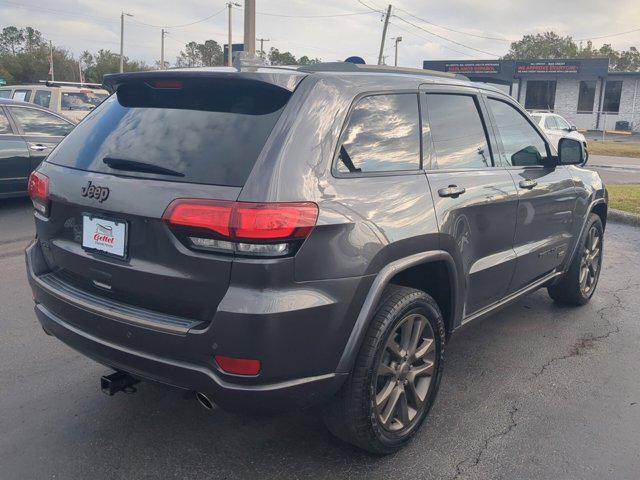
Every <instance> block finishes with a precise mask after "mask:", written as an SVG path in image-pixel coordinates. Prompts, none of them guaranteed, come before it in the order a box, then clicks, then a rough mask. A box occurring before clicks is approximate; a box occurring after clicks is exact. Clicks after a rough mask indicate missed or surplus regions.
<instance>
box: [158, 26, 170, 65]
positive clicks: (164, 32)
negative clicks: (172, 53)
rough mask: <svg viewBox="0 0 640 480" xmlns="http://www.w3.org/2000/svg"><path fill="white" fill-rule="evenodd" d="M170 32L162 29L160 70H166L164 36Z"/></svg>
mask: <svg viewBox="0 0 640 480" xmlns="http://www.w3.org/2000/svg"><path fill="white" fill-rule="evenodd" d="M167 33H169V32H167V31H166V30H165V29H164V28H163V29H162V37H161V38H160V70H164V36H165V35H166V34H167Z"/></svg>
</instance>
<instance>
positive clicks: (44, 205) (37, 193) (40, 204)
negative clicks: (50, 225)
mask: <svg viewBox="0 0 640 480" xmlns="http://www.w3.org/2000/svg"><path fill="white" fill-rule="evenodd" d="M27 190H28V192H29V196H30V197H31V201H32V202H33V208H35V209H36V211H37V212H38V213H40V214H42V215H44V216H47V215H49V205H50V203H51V202H50V201H49V177H47V176H46V175H45V174H43V173H40V172H35V171H34V172H31V175H29V184H28V187H27Z"/></svg>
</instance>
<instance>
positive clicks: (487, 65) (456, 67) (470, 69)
mask: <svg viewBox="0 0 640 480" xmlns="http://www.w3.org/2000/svg"><path fill="white" fill-rule="evenodd" d="M444 71H445V72H449V73H461V74H463V75H464V74H466V73H490V74H498V73H500V63H499V62H456V63H445V65H444Z"/></svg>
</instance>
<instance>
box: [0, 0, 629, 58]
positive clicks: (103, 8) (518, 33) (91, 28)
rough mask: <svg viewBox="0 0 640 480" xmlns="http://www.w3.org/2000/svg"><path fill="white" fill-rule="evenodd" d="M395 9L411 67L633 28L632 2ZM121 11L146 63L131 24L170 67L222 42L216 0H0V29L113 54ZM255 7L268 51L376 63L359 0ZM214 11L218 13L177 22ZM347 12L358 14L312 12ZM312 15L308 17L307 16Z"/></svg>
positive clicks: (135, 51)
mask: <svg viewBox="0 0 640 480" xmlns="http://www.w3.org/2000/svg"><path fill="white" fill-rule="evenodd" d="M238 1H239V3H243V2H242V0H238ZM363 1H364V3H365V4H367V5H369V6H370V7H372V8H375V9H379V10H382V9H384V8H385V7H386V4H384V3H383V0H375V1H370V0H363ZM393 6H394V10H393V13H394V15H396V16H395V17H393V18H392V19H391V25H390V26H389V32H388V37H387V38H388V40H387V48H386V49H385V53H386V54H387V55H388V58H387V63H389V64H392V63H393V41H392V40H390V39H392V38H393V37H396V36H402V37H403V40H402V43H401V44H400V54H399V64H400V65H402V66H409V67H421V66H422V61H423V60H428V59H430V60H437V59H478V58H480V59H487V58H495V57H497V56H500V55H504V54H505V53H506V52H507V50H508V46H509V42H510V41H513V40H517V39H519V38H521V37H522V35H524V34H527V33H536V32H543V31H545V30H554V31H556V32H557V33H560V34H562V35H572V36H573V38H574V39H576V40H578V39H583V38H590V37H598V36H602V35H610V34H615V33H619V32H625V31H628V30H633V29H639V28H640V1H639V0H619V1H615V0H614V1H608V2H607V1H603V0H561V1H558V0H528V1H525V0H512V1H506V0H483V1H477V0H475V1H474V0H446V1H442V0H440V1H434V0H431V1H426V0H394V2H393ZM122 10H124V11H126V12H128V13H131V14H133V15H134V17H132V18H126V20H125V22H126V26H125V54H126V55H128V56H129V57H131V58H135V59H142V60H145V61H146V62H147V63H149V64H153V62H154V61H155V60H158V59H159V57H160V28H156V27H153V26H146V25H142V24H141V23H139V22H142V23H145V24H150V25H157V26H166V27H167V29H168V30H169V35H168V37H167V40H166V42H165V51H166V54H165V56H166V59H167V60H169V61H171V62H172V63H173V62H174V61H175V57H176V55H177V54H178V52H179V51H180V50H181V48H182V47H183V46H184V44H185V43H186V42H188V41H191V40H195V41H198V42H202V41H204V40H206V39H214V40H216V41H217V42H219V43H221V44H222V43H225V42H226V38H227V10H226V8H225V2H224V1H223V0H207V1H198V0H137V1H136V0H134V1H122V0H53V1H51V0H48V1H44V0H11V1H5V0H0V27H4V26H7V25H16V26H18V27H25V26H29V25H30V26H33V27H34V28H36V29H38V30H40V31H41V32H42V33H43V34H44V36H45V37H46V38H47V39H51V40H52V41H53V42H54V43H55V44H56V45H60V46H64V47H66V48H68V49H69V50H71V51H72V52H73V53H75V54H78V53H80V52H81V51H83V50H85V49H86V50H89V51H96V50H98V49H100V48H105V49H111V50H113V51H119V48H120V47H119V38H120V12H121V11H122ZM257 11H258V15H257V20H256V24H257V26H256V29H257V35H258V37H263V38H269V39H270V41H269V42H267V43H265V50H267V49H268V48H269V47H276V48H278V49H280V50H281V51H282V50H289V51H291V52H292V53H294V54H295V55H296V56H302V55H308V56H310V57H319V58H320V59H322V60H324V61H334V60H343V59H344V58H345V57H347V56H349V55H360V56H363V57H364V58H365V60H366V61H367V63H375V61H376V58H377V52H378V48H379V45H380V37H381V32H382V22H381V15H380V14H378V13H375V12H372V11H370V10H368V9H367V7H365V6H364V5H362V4H361V3H360V2H358V1H357V0H321V1H303V0H289V1H285V0H257ZM216 12H220V13H219V14H217V15H215V16H213V17H212V18H210V19H208V20H205V21H203V22H200V23H197V24H194V25H189V26H184V25H185V24H187V23H191V22H195V21H197V20H200V19H203V18H205V17H207V16H210V15H212V14H215V13H216ZM346 13H359V14H358V15H343V16H335V17H324V18H322V17H318V16H320V15H325V16H328V15H339V14H346ZM276 15H282V16H276ZM284 15H288V16H284ZM411 15H414V16H413V17H412V16H411ZM289 16H290V17H289ZM305 16H306V17H307V18H305ZM313 16H316V17H315V18H308V17H313ZM416 16H417V17H420V19H422V20H419V19H417V18H415V17H416ZM423 20H426V21H428V22H431V24H429V23H425V21H423ZM407 22H411V23H413V24H414V25H417V26H420V27H422V28H424V29H426V30H429V31H431V32H433V33H434V34H438V35H440V36H441V37H445V38H447V39H449V40H453V41H455V42H458V43H453V42H451V41H447V40H445V39H444V38H439V37H437V36H435V35H432V34H430V33H427V32H426V31H424V30H419V29H418V28H416V27H414V26H412V25H409V23H407ZM242 23H243V11H242V10H241V9H235V10H234V18H233V32H234V35H233V40H234V42H235V43H241V42H242V40H243V37H242V35H243V34H242ZM434 24H435V25H434ZM450 29H453V30H457V31H459V32H462V33H458V32H457V31H451V30H450ZM480 37H491V38H480ZM602 43H611V44H613V46H614V47H615V48H618V49H627V48H629V46H631V45H636V46H639V47H640V31H636V32H633V33H629V34H626V35H619V36H614V37H610V38H604V39H595V40H594V44H595V45H596V46H600V45H601V44H602ZM460 44H462V45H460ZM463 45H464V46H463ZM469 47H470V48H469ZM258 48H259V45H258ZM474 49H476V50H474Z"/></svg>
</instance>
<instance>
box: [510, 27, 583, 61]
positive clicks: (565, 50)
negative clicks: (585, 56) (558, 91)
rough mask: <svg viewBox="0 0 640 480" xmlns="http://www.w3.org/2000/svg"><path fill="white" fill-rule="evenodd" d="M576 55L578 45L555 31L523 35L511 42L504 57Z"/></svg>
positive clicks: (568, 56) (563, 56)
mask: <svg viewBox="0 0 640 480" xmlns="http://www.w3.org/2000/svg"><path fill="white" fill-rule="evenodd" d="M577 55H578V46H577V45H576V43H575V42H574V41H573V39H572V38H571V37H568V36H567V37H561V36H559V35H558V34H557V33H555V32H544V33H537V34H535V35H525V36H524V37H522V39H521V40H518V41H516V42H513V43H511V47H510V48H509V52H508V53H507V54H506V55H505V56H504V57H503V58H505V59H528V58H573V57H576V56H577Z"/></svg>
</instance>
